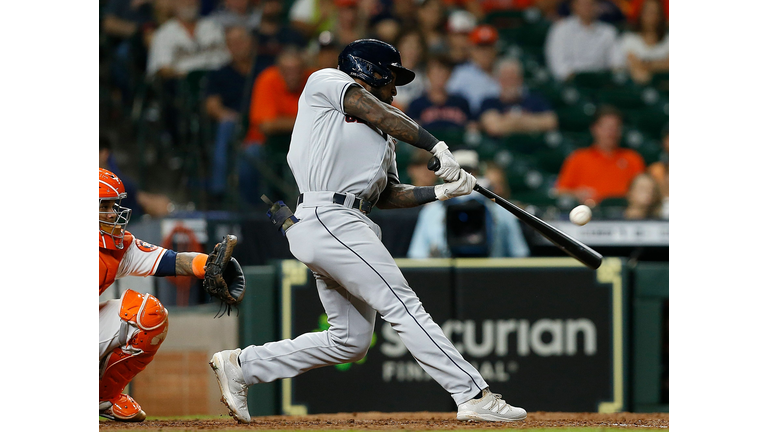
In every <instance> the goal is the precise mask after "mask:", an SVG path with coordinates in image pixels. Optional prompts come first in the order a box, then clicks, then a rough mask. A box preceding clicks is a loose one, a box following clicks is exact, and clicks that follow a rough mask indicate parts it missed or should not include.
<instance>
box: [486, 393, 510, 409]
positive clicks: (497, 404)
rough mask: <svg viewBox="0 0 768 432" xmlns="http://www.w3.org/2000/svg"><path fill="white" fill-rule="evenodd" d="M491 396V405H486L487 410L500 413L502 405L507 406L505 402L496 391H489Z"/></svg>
mask: <svg viewBox="0 0 768 432" xmlns="http://www.w3.org/2000/svg"><path fill="white" fill-rule="evenodd" d="M491 396H493V402H492V403H491V406H490V407H488V410H489V411H494V412H497V413H501V411H502V410H503V409H504V407H505V406H507V402H506V401H505V400H504V399H502V398H501V395H500V394H498V393H491Z"/></svg>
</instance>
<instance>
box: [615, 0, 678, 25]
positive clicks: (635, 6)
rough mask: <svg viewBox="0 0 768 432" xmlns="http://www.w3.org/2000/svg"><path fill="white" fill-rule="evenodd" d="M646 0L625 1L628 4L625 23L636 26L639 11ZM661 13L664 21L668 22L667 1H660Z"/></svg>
mask: <svg viewBox="0 0 768 432" xmlns="http://www.w3.org/2000/svg"><path fill="white" fill-rule="evenodd" d="M645 1H646V0H625V2H627V3H629V6H627V7H626V14H625V15H626V16H627V22H628V23H629V24H637V22H638V20H639V19H640V11H641V10H642V8H643V5H644V4H645ZM660 5H661V11H662V13H663V14H664V21H665V22H668V21H669V0H660Z"/></svg>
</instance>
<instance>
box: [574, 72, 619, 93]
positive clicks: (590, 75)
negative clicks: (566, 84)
mask: <svg viewBox="0 0 768 432" xmlns="http://www.w3.org/2000/svg"><path fill="white" fill-rule="evenodd" d="M571 82H572V83H573V85H575V86H576V87H579V88H582V89H589V90H599V89H603V88H606V87H610V86H612V85H613V74H612V73H611V72H582V73H577V74H575V75H574V76H573V79H572V80H571Z"/></svg>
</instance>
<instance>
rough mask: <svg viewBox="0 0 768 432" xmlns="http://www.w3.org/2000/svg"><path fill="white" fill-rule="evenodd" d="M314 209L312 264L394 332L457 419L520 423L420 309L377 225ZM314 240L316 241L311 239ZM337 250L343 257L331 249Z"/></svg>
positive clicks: (518, 411)
mask: <svg viewBox="0 0 768 432" xmlns="http://www.w3.org/2000/svg"><path fill="white" fill-rule="evenodd" d="M328 213H332V212H324V211H323V210H321V209H316V212H315V216H316V217H317V219H318V222H320V223H321V224H322V226H323V228H324V229H325V230H326V232H327V233H328V234H329V236H328V237H326V238H323V242H322V243H319V244H317V245H316V247H317V248H320V250H323V251H326V250H334V253H333V254H330V253H323V254H319V255H318V256H316V257H315V259H314V262H313V263H312V264H313V265H314V266H316V267H317V268H321V269H325V270H327V271H328V273H329V275H330V276H331V277H333V278H334V279H336V280H337V281H339V283H341V285H342V286H344V287H345V288H346V289H347V290H348V291H349V292H350V293H352V294H353V295H354V296H356V297H359V298H361V299H363V300H365V302H366V303H368V304H369V305H371V306H372V307H373V308H374V309H376V310H377V311H378V312H379V313H380V314H381V316H382V319H384V320H385V321H387V322H389V323H390V325H392V328H393V329H394V330H395V331H397V332H398V335H399V336H400V338H401V339H402V341H403V343H404V344H405V346H406V347H407V348H408V350H409V351H410V352H411V354H412V355H413V357H414V358H415V359H416V361H418V362H419V364H420V365H421V367H422V368H424V370H425V371H426V372H427V373H429V375H430V376H432V378H434V379H435V381H437V382H438V383H439V384H440V385H442V386H443V388H444V389H446V391H448V392H449V393H450V394H451V396H452V397H453V399H454V401H455V402H456V405H457V406H458V407H459V409H458V411H459V412H458V414H457V418H458V419H459V420H487V421H513V420H522V419H524V418H525V417H526V415H527V414H526V412H525V410H523V409H522V408H517V407H513V406H511V405H509V404H507V403H506V402H504V401H503V400H502V399H501V397H500V395H496V394H493V393H491V392H490V391H489V389H488V384H486V382H485V381H484V380H483V378H482V376H481V375H480V373H479V372H478V371H477V370H476V369H475V368H474V367H473V366H472V365H471V364H470V363H469V362H467V361H466V360H465V359H464V358H463V357H462V356H461V354H460V353H459V352H458V351H457V350H456V348H455V347H454V346H453V344H452V343H451V341H450V340H449V339H448V338H447V337H446V336H445V334H444V333H443V331H442V329H441V328H440V327H439V326H438V325H437V324H436V323H435V322H434V321H433V320H432V317H431V316H430V315H429V314H428V313H427V312H426V311H425V310H424V307H423V305H422V304H421V301H420V300H419V299H418V297H417V296H416V294H415V293H414V292H413V290H412V289H411V288H410V287H409V286H408V283H407V281H406V280H405V278H404V277H403V274H402V272H401V271H400V269H399V268H398V267H397V265H396V264H395V261H394V259H393V258H392V256H391V255H390V254H389V251H387V249H386V247H384V245H383V244H382V243H381V241H380V238H381V237H380V236H381V234H380V230H379V228H378V226H376V225H375V224H373V222H369V221H367V220H365V219H363V221H365V223H366V224H368V225H367V226H365V225H361V224H360V223H355V222H353V221H351V220H345V218H342V217H334V215H333V214H328ZM361 226H362V227H364V228H362V229H361ZM313 240H315V241H317V240H318V239H317V238H315V239H313ZM334 242H335V243H336V244H340V245H342V246H343V248H344V249H343V253H340V251H342V250H340V249H338V248H335V247H334Z"/></svg>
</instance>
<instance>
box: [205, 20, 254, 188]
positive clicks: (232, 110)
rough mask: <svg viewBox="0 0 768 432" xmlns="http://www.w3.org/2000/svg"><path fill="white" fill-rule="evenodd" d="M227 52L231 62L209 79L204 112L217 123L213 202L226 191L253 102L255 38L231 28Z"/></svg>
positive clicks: (246, 32) (213, 158)
mask: <svg viewBox="0 0 768 432" xmlns="http://www.w3.org/2000/svg"><path fill="white" fill-rule="evenodd" d="M226 37H227V49H228V50H229V53H230V56H231V57H232V61H231V62H230V63H228V64H227V65H225V66H224V67H222V68H221V69H218V70H216V71H214V72H211V74H210V75H209V76H208V86H207V91H206V93H207V95H206V99H205V111H206V112H207V113H208V115H209V116H211V117H212V118H213V119H214V120H215V121H216V141H215V143H214V147H213V155H212V157H211V164H212V166H211V180H210V187H209V192H210V194H211V198H212V200H213V202H218V201H220V200H221V198H223V196H224V193H225V192H226V189H227V173H228V171H229V170H228V167H229V164H228V162H227V159H228V155H229V153H230V150H229V149H231V148H232V145H231V144H232V140H233V138H234V137H235V131H236V130H237V126H238V124H239V123H240V121H241V115H242V113H243V112H244V111H245V108H246V107H247V106H248V103H249V102H250V100H251V98H250V95H251V88H252V86H253V77H252V75H251V66H252V65H253V55H254V47H253V37H252V36H251V33H250V32H249V31H248V29H246V28H245V27H239V26H234V27H229V28H228V29H227V33H226Z"/></svg>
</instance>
